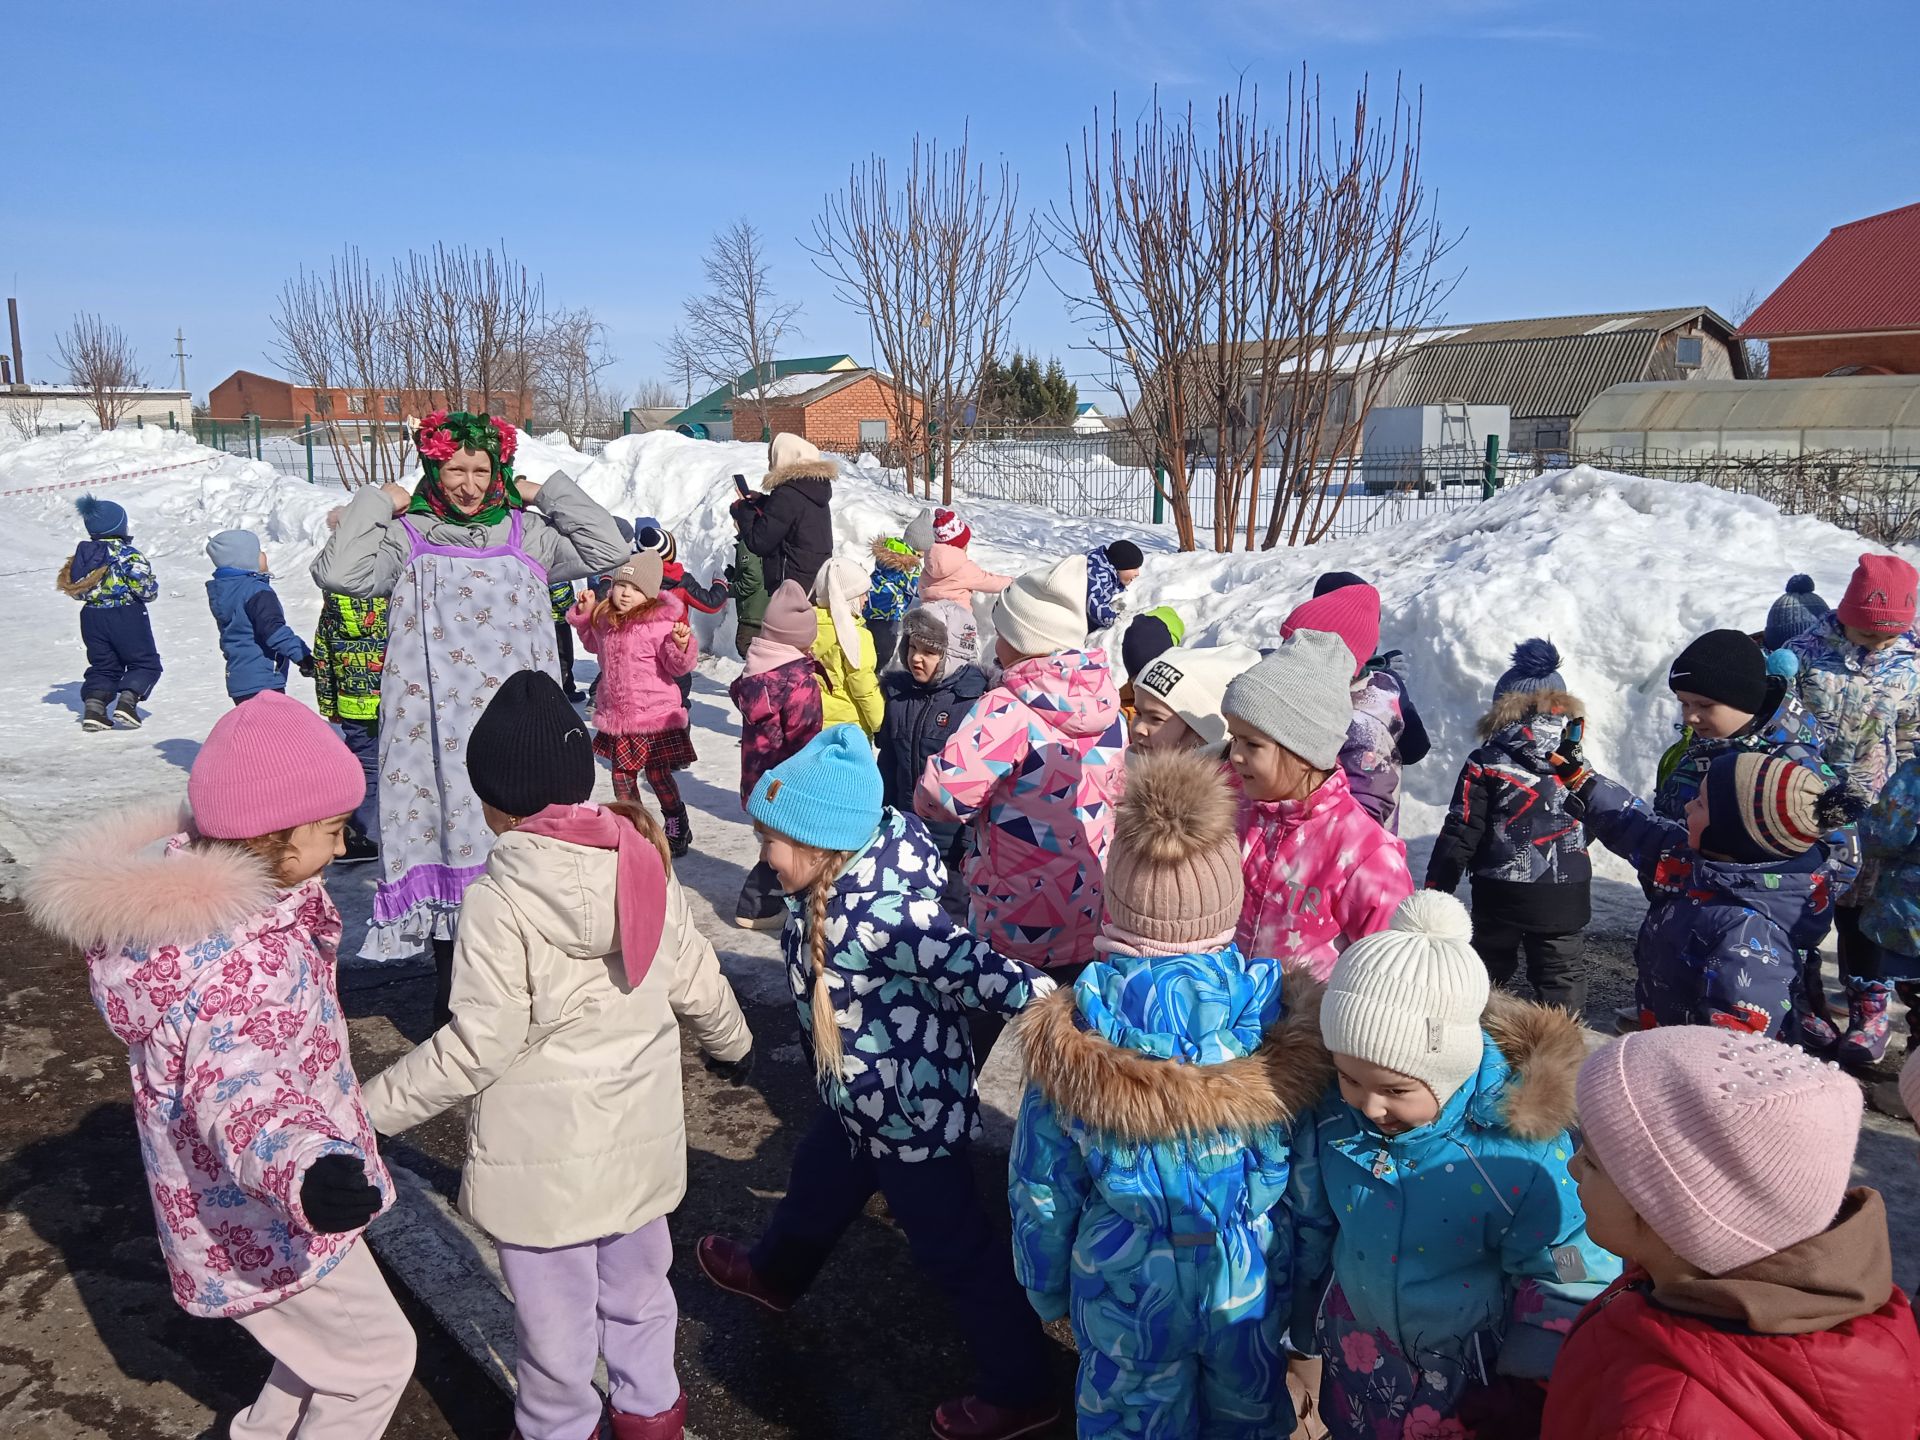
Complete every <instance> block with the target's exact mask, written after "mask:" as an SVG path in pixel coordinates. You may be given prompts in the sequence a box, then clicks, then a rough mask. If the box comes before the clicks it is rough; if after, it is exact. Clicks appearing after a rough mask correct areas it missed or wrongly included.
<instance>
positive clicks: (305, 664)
mask: <svg viewBox="0 0 1920 1440" xmlns="http://www.w3.org/2000/svg"><path fill="white" fill-rule="evenodd" d="M294 668H295V669H297V670H298V671H299V672H300V673H301V674H302V675H304V676H306V677H307V679H309V680H311V679H313V656H311V655H309V656H307V658H306V659H304V660H302V661H301V662H300V663H299V664H298V665H297V666H295V667H294Z"/></svg>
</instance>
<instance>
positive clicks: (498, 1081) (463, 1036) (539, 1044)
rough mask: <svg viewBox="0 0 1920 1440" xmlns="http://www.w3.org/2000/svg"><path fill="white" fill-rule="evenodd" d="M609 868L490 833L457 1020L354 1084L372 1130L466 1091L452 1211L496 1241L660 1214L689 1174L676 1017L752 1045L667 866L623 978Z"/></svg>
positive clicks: (611, 859)
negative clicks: (647, 939)
mask: <svg viewBox="0 0 1920 1440" xmlns="http://www.w3.org/2000/svg"><path fill="white" fill-rule="evenodd" d="M614 866H615V856H614V852H613V851H611V850H593V849H588V848H586V847H584V846H580V845H573V844H569V843H567V842H566V841H562V840H554V839H550V838H548V837H546V836H539V835H526V834H521V833H519V832H512V831H510V832H509V833H507V834H505V835H503V836H501V837H500V841H499V843H498V844H496V845H495V846H494V848H493V853H492V855H491V856H489V857H488V860H487V871H486V874H485V875H483V876H482V877H481V878H480V879H479V880H477V881H475V882H474V883H473V885H472V886H470V887H469V888H468V890H467V895H466V900H465V903H464V904H463V905H462V906H461V909H460V933H459V939H458V941H457V942H456V946H455V950H454V957H453V1019H452V1020H451V1021H450V1022H449V1023H448V1024H446V1025H444V1026H442V1027H441V1028H440V1029H439V1030H438V1031H436V1032H435V1033H434V1034H433V1035H432V1036H431V1037H430V1038H429V1039H428V1040H426V1041H425V1042H424V1043H423V1044H421V1045H419V1046H417V1047H415V1049H414V1050H413V1051H412V1053H410V1054H408V1055H407V1056H405V1057H404V1058H402V1059H401V1060H400V1061H399V1062H397V1063H396V1064H394V1065H393V1066H392V1067H390V1068H389V1069H387V1070H386V1071H384V1072H383V1073H381V1074H380V1075H377V1076H375V1077H374V1079H373V1080H371V1081H370V1082H368V1084H367V1085H366V1086H365V1089H364V1100H365V1104H366V1107H367V1114H368V1115H369V1117H370V1118H371V1119H372V1121H373V1125H374V1128H375V1129H376V1130H378V1131H379V1132H380V1133H381V1134H383V1135H393V1134H397V1133H399V1132H400V1131H402V1130H405V1129H407V1128H409V1127H410V1126H414V1125H418V1124H420V1123H421V1122H422V1121H424V1120H427V1119H430V1118H431V1117H433V1116H434V1115H437V1114H439V1113H440V1112H441V1111H442V1110H444V1109H446V1108H447V1107H448V1106H449V1105H452V1104H453V1103H455V1102H456V1101H458V1100H463V1099H465V1098H466V1097H468V1096H473V1097H474V1100H473V1110H472V1114H471V1116H470V1118H469V1120H468V1125H467V1163H466V1171H465V1173H464V1175H463V1176H462V1177H461V1182H460V1210H461V1213H462V1214H464V1215H465V1216H466V1217H467V1218H468V1219H470V1220H472V1221H473V1222H474V1224H476V1225H478V1226H480V1227H481V1228H482V1229H483V1230H485V1231H486V1232H487V1233H488V1234H489V1235H491V1236H493V1237H494V1238H495V1239H496V1240H501V1241H504V1242H506V1243H507V1244H509V1245H528V1246H535V1247H538V1248H542V1249H547V1248H553V1247H556V1246H561V1245H576V1244H580V1243H582V1242H584V1241H588V1240H596V1239H599V1238H601V1237H602V1236H607V1235H624V1234H626V1233H628V1232H629V1231H632V1230H637V1229H639V1228H640V1226H642V1225H645V1224H647V1223H648V1222H649V1221H652V1220H655V1219H658V1218H659V1217H660V1216H662V1215H665V1214H668V1213H669V1212H671V1211H672V1210H673V1209H674V1208H675V1207H676V1206H677V1205H679V1203H680V1198H681V1196H682V1195H683V1194H685V1193H686V1188H687V1132H686V1120H685V1112H684V1106H683V1103H682V1100H681V1094H680V1022H681V1021H685V1022H686V1024H687V1025H688V1027H689V1028H690V1029H691V1030H692V1031H693V1036H694V1039H695V1040H696V1041H697V1042H698V1043H699V1044H700V1046H701V1048H702V1049H704V1050H705V1051H706V1052H707V1053H708V1054H710V1055H712V1056H714V1057H715V1058H716V1059H719V1060H737V1059H739V1058H740V1057H741V1056H743V1055H745V1054H746V1052H747V1050H748V1049H749V1048H750V1046H751V1045H752V1043H753V1042H752V1037H751V1036H750V1035H749V1034H748V1031H747V1022H746V1019H745V1017H743V1016H742V1015H741V1013H740V1006H739V1003H738V1002H737V1001H736V1000H735V999H734V995H733V988H732V987H731V986H730V985H729V984H728V983H727V980H726V977H725V976H724V975H723V974H722V973H721V971H720V961H719V959H718V957H717V956H715V954H714V953H713V946H712V945H710V944H708V942H707V941H706V939H705V938H704V937H702V936H701V934H700V933H699V931H698V930H696V929H695V928H694V924H693V916H692V915H691V913H690V912H689V911H688V908H687V900H686V895H685V892H683V891H682V890H681V888H680V884H679V882H678V881H677V880H674V879H671V878H669V880H668V882H667V916H666V927H665V930H664V931H663V933H662V935H661V937H660V948H659V950H658V952H657V953H656V954H655V955H654V957H653V965H652V968H651V969H649V970H648V971H647V974H646V977H645V979H643V980H642V981H641V983H640V985H639V986H638V987H637V988H635V989H631V990H630V989H628V988H627V984H626V973H625V970H624V968H623V966H622V963H621V957H620V942H619V937H618V933H617V931H616V929H615V924H614Z"/></svg>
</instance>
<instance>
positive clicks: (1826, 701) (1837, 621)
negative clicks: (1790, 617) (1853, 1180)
mask: <svg viewBox="0 0 1920 1440" xmlns="http://www.w3.org/2000/svg"><path fill="white" fill-rule="evenodd" d="M1917 580H1920V577H1916V575H1915V573H1914V569H1913V566H1911V565H1909V564H1908V563H1907V562H1906V561H1904V560H1901V559H1899V558H1898V557H1896V556H1893V555H1862V556H1861V557H1860V563H1859V565H1858V566H1857V567H1856V568H1855V570H1854V572H1853V578H1852V579H1851V580H1850V581H1849V582H1848V584H1847V593H1846V595H1845V596H1843V597H1842V598H1841V601H1840V604H1839V605H1838V606H1837V607H1835V609H1834V612H1833V614H1832V615H1830V616H1828V617H1827V619H1825V620H1824V621H1822V622H1821V623H1820V624H1819V625H1817V626H1815V627H1814V628H1813V629H1811V630H1809V631H1807V632H1806V633H1805V634H1804V635H1802V636H1801V637H1800V638H1799V639H1797V640H1795V641H1794V642H1793V643H1792V645H1791V646H1790V647H1789V648H1790V649H1791V650H1792V651H1793V653H1794V655H1795V656H1797V657H1798V659H1799V662H1800V669H1799V673H1798V675H1797V676H1796V677H1795V681H1794V683H1795V685H1796V686H1797V687H1798V689H1799V694H1800V698H1801V700H1802V701H1803V702H1805V704H1806V706H1807V708H1808V709H1809V710H1811V711H1812V712H1813V714H1814V717H1815V718H1816V719H1818V720H1819V721H1821V722H1822V723H1823V724H1824V725H1825V726H1826V728H1827V747H1826V755H1827V761H1828V763H1829V764H1831V765H1832V766H1833V768H1834V769H1835V770H1836V771H1838V772H1839V774H1840V775H1841V777H1842V778H1843V779H1844V780H1845V781H1846V782H1847V785H1848V788H1850V789H1851V790H1853V791H1854V793H1856V794H1857V795H1859V796H1860V798H1861V799H1862V800H1863V801H1865V802H1866V803H1867V804H1868V805H1871V804H1872V803H1873V802H1874V801H1875V800H1876V799H1878V798H1879V795H1880V791H1881V790H1882V789H1883V788H1885V786H1886V783H1887V781H1888V780H1889V779H1891V778H1892V776H1893V772H1894V771H1896V770H1898V769H1899V768H1900V767H1901V766H1902V765H1904V764H1905V763H1906V762H1907V761H1909V760H1911V759H1912V758H1913V756H1914V754H1915V752H1916V747H1920V640H1917V639H1916V638H1915V636H1914V633H1913V618H1914V590H1915V585H1916V581H1917ZM1864 889H1865V887H1862V886H1854V887H1852V888H1850V889H1849V890H1847V891H1846V892H1845V893H1843V894H1841V895H1840V896H1839V908H1838V909H1837V910H1836V912H1835V915H1834V934H1835V938H1836V940H1837V941H1838V948H1839V952H1840V955H1839V963H1840V978H1841V980H1842V981H1843V982H1844V983H1845V985H1846V990H1847V1033H1846V1035H1845V1036H1843V1037H1841V1040H1840V1043H1839V1049H1838V1053H1839V1057H1840V1058H1841V1059H1842V1060H1843V1061H1844V1062H1846V1063H1850V1064H1856V1065H1869V1064H1873V1063H1876V1062H1877V1061H1878V1060H1879V1059H1880V1057H1881V1056H1882V1055H1883V1054H1885V1052H1886V1037H1887V1005H1888V1001H1889V999H1890V995H1889V987H1888V984H1887V980H1886V976H1885V974H1884V969H1885V967H1884V962H1883V957H1882V956H1881V954H1880V951H1879V948H1878V947H1877V946H1876V945H1875V944H1874V943H1873V941H1871V940H1870V939H1868V938H1867V936H1866V934H1865V933H1864V932H1863V931H1862V929H1861V924H1860V920H1861V907H1862V906H1863V905H1865V904H1866V902H1867V898H1868V897H1867V895H1866V894H1865V893H1864Z"/></svg>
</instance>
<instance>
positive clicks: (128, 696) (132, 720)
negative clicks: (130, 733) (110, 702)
mask: <svg viewBox="0 0 1920 1440" xmlns="http://www.w3.org/2000/svg"><path fill="white" fill-rule="evenodd" d="M113 719H114V723H115V724H117V725H124V726H126V727H127V728H128V729H129V730H138V729H139V728H140V697H139V696H138V695H135V694H134V693H133V691H131V690H122V691H121V692H120V701H119V703H118V704H116V705H115V706H114V707H113Z"/></svg>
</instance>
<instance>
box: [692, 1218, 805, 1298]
mask: <svg viewBox="0 0 1920 1440" xmlns="http://www.w3.org/2000/svg"><path fill="white" fill-rule="evenodd" d="M693 1253H694V1255H695V1256H696V1257H697V1258H698V1259H699V1261H700V1268H701V1269H702V1270H703V1271H705V1272H706V1276H707V1279H709V1280H711V1281H712V1282H713V1283H714V1284H716V1285H718V1286H719V1287H720V1288H721V1289H722V1290H730V1291H732V1292H733V1293H734V1294H735V1295H744V1296H746V1297H747V1298H748V1299H749V1300H757V1301H759V1303H760V1304H762V1305H764V1306H766V1307H767V1309H769V1310H771V1311H773V1313H774V1314H776V1315H784V1314H786V1313H787V1311H789V1310H791V1309H792V1308H793V1306H794V1302H795V1300H796V1298H797V1297H795V1296H792V1295H787V1294H784V1293H782V1292H781V1291H779V1290H776V1289H774V1288H773V1287H772V1286H771V1285H769V1284H767V1282H766V1281H764V1280H762V1279H761V1278H760V1277H759V1276H758V1275H756V1274H754V1273H753V1264H752V1262H751V1261H749V1260H748V1259H747V1247H746V1246H744V1245H742V1244H741V1243H740V1242H739V1241H738V1240H730V1239H728V1238H727V1237H726V1236H725V1235H707V1236H704V1237H702V1239H701V1241H700V1243H699V1244H698V1245H697V1246H695V1247H694V1252H693Z"/></svg>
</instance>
